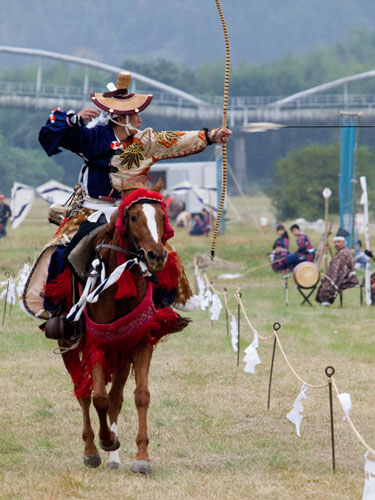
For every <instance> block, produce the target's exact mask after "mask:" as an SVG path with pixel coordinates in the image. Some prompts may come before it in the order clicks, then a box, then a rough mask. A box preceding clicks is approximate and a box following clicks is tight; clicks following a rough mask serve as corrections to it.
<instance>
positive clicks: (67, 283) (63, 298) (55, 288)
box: [44, 266, 72, 309]
mask: <svg viewBox="0 0 375 500" xmlns="http://www.w3.org/2000/svg"><path fill="white" fill-rule="evenodd" d="M44 293H45V296H46V298H48V299H49V300H50V301H51V302H52V303H53V304H56V305H57V304H59V303H60V302H64V304H65V305H66V307H67V309H70V308H71V307H72V271H71V270H70V269H69V267H68V266H66V267H65V269H64V271H63V272H62V273H61V274H59V275H58V276H57V278H55V279H54V280H52V281H50V282H49V283H47V284H46V285H45V288H44Z"/></svg>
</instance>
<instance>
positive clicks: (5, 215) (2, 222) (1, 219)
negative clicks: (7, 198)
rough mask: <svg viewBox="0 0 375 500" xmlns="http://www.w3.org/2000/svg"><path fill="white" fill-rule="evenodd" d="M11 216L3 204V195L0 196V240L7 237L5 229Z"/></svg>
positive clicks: (7, 206)
mask: <svg viewBox="0 0 375 500" xmlns="http://www.w3.org/2000/svg"><path fill="white" fill-rule="evenodd" d="M11 216H12V211H11V209H10V207H9V205H7V204H6V203H4V195H3V194H0V238H5V236H6V235H7V232H6V227H7V222H8V219H9V217H11Z"/></svg>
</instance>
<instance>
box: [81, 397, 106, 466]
mask: <svg viewBox="0 0 375 500" xmlns="http://www.w3.org/2000/svg"><path fill="white" fill-rule="evenodd" d="M79 404H80V405H81V408H82V415H83V430H82V439H83V440H84V442H85V451H84V454H83V463H84V464H85V465H86V467H99V465H100V464H101V463H102V460H101V458H100V455H99V453H98V450H97V448H96V446H95V444H94V431H93V429H92V427H91V421H90V405H91V396H89V397H88V398H84V399H80V400H79Z"/></svg>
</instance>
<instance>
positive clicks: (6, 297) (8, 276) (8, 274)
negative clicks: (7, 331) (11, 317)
mask: <svg viewBox="0 0 375 500" xmlns="http://www.w3.org/2000/svg"><path fill="white" fill-rule="evenodd" d="M4 274H5V277H6V278H8V282H7V293H6V295H5V303H4V314H3V322H2V324H1V326H3V325H4V321H5V313H6V310H7V302H8V293H9V278H10V273H9V272H8V271H5V273H4Z"/></svg>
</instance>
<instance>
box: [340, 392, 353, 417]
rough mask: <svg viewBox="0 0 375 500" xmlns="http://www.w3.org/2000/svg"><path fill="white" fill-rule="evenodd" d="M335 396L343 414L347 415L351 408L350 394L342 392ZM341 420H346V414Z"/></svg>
mask: <svg viewBox="0 0 375 500" xmlns="http://www.w3.org/2000/svg"><path fill="white" fill-rule="evenodd" d="M337 397H338V398H339V400H340V403H341V406H342V408H343V410H344V413H345V415H347V416H348V417H349V413H350V410H351V409H352V400H351V398H350V394H348V393H347V392H343V393H342V394H339V395H338V396H337ZM343 420H346V416H344V417H343Z"/></svg>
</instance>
